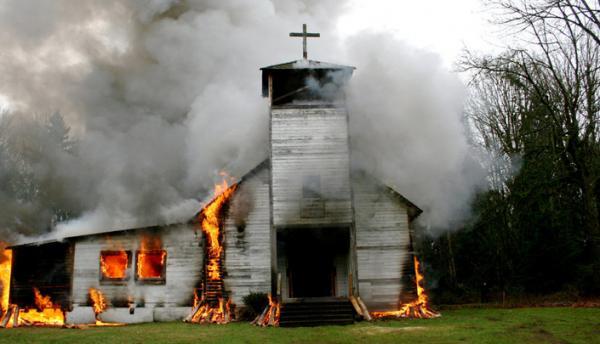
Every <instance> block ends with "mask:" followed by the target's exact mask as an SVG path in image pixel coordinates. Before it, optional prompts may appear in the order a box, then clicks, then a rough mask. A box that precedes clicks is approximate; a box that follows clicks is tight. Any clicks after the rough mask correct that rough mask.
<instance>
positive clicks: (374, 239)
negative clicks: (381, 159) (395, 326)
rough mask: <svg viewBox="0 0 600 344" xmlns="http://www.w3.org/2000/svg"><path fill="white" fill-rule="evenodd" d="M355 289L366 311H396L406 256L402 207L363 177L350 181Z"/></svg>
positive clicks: (385, 190) (389, 193) (407, 243)
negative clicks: (355, 266) (352, 198)
mask: <svg viewBox="0 0 600 344" xmlns="http://www.w3.org/2000/svg"><path fill="white" fill-rule="evenodd" d="M353 191H354V207H355V216H356V256H357V268H358V283H359V285H358V287H359V292H360V295H361V297H362V299H363V300H364V301H365V303H366V304H367V306H368V307H369V309H370V310H372V311H374V310H391V309H396V308H397V307H398V304H399V303H400V295H401V292H402V290H403V288H404V287H405V286H404V285H403V280H402V272H403V269H404V266H403V264H405V262H406V257H407V256H408V255H409V254H410V252H409V247H410V234H409V223H408V221H409V220H408V214H407V209H406V206H405V205H404V204H403V203H402V202H401V201H400V199H399V198H398V197H396V195H394V194H393V192H392V191H390V190H389V189H388V188H385V187H382V186H380V185H376V184H375V183H374V182H372V181H370V180H369V179H368V178H365V177H357V178H354V180H353Z"/></svg>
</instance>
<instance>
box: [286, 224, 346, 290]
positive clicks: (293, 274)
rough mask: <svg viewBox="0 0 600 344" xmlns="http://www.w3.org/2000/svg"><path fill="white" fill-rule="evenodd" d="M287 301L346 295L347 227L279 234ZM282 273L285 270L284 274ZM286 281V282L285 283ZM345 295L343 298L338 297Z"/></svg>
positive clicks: (290, 230)
mask: <svg viewBox="0 0 600 344" xmlns="http://www.w3.org/2000/svg"><path fill="white" fill-rule="evenodd" d="M278 243H279V245H278V253H279V254H278V255H280V258H281V259H280V264H283V265H284V266H280V271H282V270H284V271H285V279H284V280H285V286H282V287H283V290H282V294H283V296H284V297H285V298H313V297H333V296H345V295H344V294H347V293H345V289H344V286H345V285H346V284H347V282H346V279H347V276H348V271H347V270H348V265H347V261H348V259H347V256H348V248H349V235H348V230H347V229H346V228H298V229H286V230H283V231H281V232H279V233H278ZM282 272H283V271H282ZM282 282H284V281H282ZM338 294H342V295H338Z"/></svg>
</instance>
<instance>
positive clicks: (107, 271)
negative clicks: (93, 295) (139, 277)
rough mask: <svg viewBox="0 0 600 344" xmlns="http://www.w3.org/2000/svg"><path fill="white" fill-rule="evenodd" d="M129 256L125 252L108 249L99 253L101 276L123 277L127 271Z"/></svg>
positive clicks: (110, 277)
mask: <svg viewBox="0 0 600 344" xmlns="http://www.w3.org/2000/svg"><path fill="white" fill-rule="evenodd" d="M128 261H129V257H128V255H127V252H126V251H124V250H121V251H109V252H102V253H101V254H100V268H101V270H102V277H104V278H107V279H124V278H125V277H126V273H127V265H128V263H129V262H128Z"/></svg>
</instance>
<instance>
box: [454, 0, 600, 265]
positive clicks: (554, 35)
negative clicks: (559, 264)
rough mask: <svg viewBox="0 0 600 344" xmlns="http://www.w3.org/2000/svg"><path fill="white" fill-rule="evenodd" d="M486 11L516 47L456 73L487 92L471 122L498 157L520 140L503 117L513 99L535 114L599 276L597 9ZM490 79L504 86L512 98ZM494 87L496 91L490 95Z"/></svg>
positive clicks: (503, 5)
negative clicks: (574, 197) (565, 175)
mask: <svg viewBox="0 0 600 344" xmlns="http://www.w3.org/2000/svg"><path fill="white" fill-rule="evenodd" d="M492 4H493V5H495V6H497V8H499V9H500V10H501V12H502V14H503V15H502V16H501V17H500V18H501V19H500V20H499V21H498V22H499V23H500V24H503V25H509V26H510V27H511V28H513V29H516V32H518V33H519V34H518V37H519V38H521V40H519V41H518V42H519V43H520V45H519V46H517V47H507V49H506V51H505V53H503V54H502V55H500V56H494V57H489V56H487V57H478V56H475V55H473V54H468V55H467V56H466V57H465V60H464V61H463V66H464V67H465V69H466V70H472V71H475V72H476V73H475V75H476V79H477V77H478V76H481V75H486V77H487V79H486V80H487V84H486V85H485V87H484V89H485V91H486V92H494V93H493V94H487V97H486V99H495V102H496V104H491V106H490V107H491V108H494V109H496V112H490V113H489V115H488V117H486V116H479V117H478V118H476V121H475V123H479V124H480V125H482V126H483V127H485V128H486V129H485V130H486V132H487V133H489V135H493V136H495V137H496V139H497V141H498V142H500V143H501V144H502V146H503V149H505V150H506V151H511V150H518V149H519V140H518V136H519V134H520V133H518V128H514V127H513V123H515V121H518V118H515V117H514V116H515V115H514V113H511V112H510V111H509V110H510V109H511V108H512V107H513V106H519V107H522V106H526V104H521V100H519V98H518V97H519V95H522V94H525V95H527V97H528V98H529V99H531V100H534V101H535V102H536V104H537V105H538V106H541V107H542V108H543V111H544V115H545V116H547V117H548V123H549V124H550V125H551V126H552V130H553V131H554V135H553V138H554V139H553V142H552V145H553V146H554V147H555V149H556V150H557V155H558V156H559V157H560V160H561V161H562V163H563V164H564V166H565V168H566V169H567V170H568V171H569V172H570V175H571V177H572V179H573V181H574V183H576V185H577V186H578V188H579V190H580V194H581V207H582V210H583V214H584V217H585V224H586V228H585V232H586V237H587V239H586V240H588V247H589V249H590V257H592V259H593V260H594V261H595V264H594V269H595V271H596V273H597V275H600V221H599V209H598V199H597V194H596V190H597V188H598V183H599V178H600V166H599V160H600V159H599V157H600V151H599V147H600V142H599V137H600V135H599V132H598V130H599V128H598V121H599V119H600V118H599V106H600V103H599V92H598V91H599V87H600V56H599V53H600V50H599V48H600V39H599V37H600V21H599V20H598V17H599V15H598V14H599V11H598V4H597V3H596V4H590V3H589V2H587V1H584V0H543V1H542V0H540V1H524V0H519V1H512V0H506V1H504V0H498V1H493V2H492ZM494 78H501V79H504V80H506V82H510V83H512V85H514V86H517V87H518V89H519V91H516V90H513V88H512V87H506V86H508V85H503V84H502V82H498V81H497V80H495V79H494ZM490 80H491V81H490ZM496 86H501V87H500V88H499V89H497V90H495V89H494V88H493V87H496ZM508 92H510V93H508ZM515 92H516V93H515ZM520 92H523V93H520ZM515 96H516V97H517V98H515ZM506 99H507V100H508V102H506V101H505V100H506ZM503 111H505V113H503Z"/></svg>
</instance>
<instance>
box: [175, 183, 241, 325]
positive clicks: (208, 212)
mask: <svg viewBox="0 0 600 344" xmlns="http://www.w3.org/2000/svg"><path fill="white" fill-rule="evenodd" d="M236 188H237V184H233V185H231V186H229V184H228V183H227V180H223V182H222V183H221V184H217V185H215V192H214V199H213V200H212V201H211V202H210V203H209V204H208V205H207V206H206V207H204V209H203V210H202V212H200V214H199V217H198V219H199V222H200V224H201V227H202V232H203V233H204V236H205V238H206V252H205V261H204V262H205V263H204V279H203V285H202V288H201V289H202V292H201V295H200V296H199V295H198V293H197V292H194V308H193V311H192V313H191V314H190V315H189V316H188V317H187V318H186V321H189V322H193V323H217V324H224V323H227V322H229V321H230V320H231V315H232V313H231V300H227V301H226V299H227V297H226V295H224V294H225V290H224V289H225V288H224V287H225V286H224V284H223V276H222V264H223V262H222V259H223V246H222V242H223V233H222V231H221V229H222V228H221V215H222V211H223V207H224V206H225V204H227V201H228V200H229V199H230V198H231V196H232V195H233V193H234V191H235V189H236Z"/></svg>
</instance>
